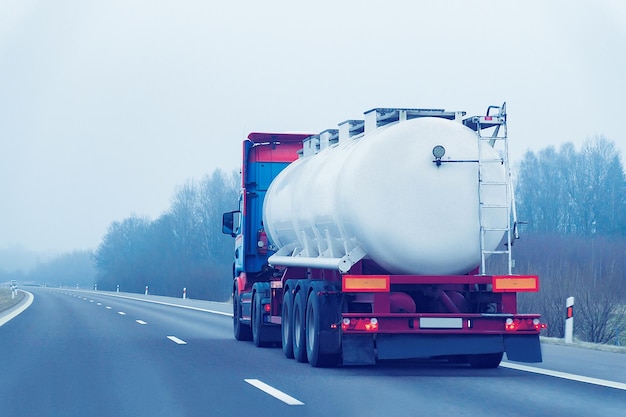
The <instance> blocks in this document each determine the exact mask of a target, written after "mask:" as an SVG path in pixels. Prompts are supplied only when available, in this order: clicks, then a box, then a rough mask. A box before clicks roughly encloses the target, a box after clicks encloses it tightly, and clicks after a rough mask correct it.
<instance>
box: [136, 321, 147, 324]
mask: <svg viewBox="0 0 626 417" xmlns="http://www.w3.org/2000/svg"><path fill="white" fill-rule="evenodd" d="M135 321H136V322H137V323H139V324H148V323H146V322H145V321H143V320H135Z"/></svg>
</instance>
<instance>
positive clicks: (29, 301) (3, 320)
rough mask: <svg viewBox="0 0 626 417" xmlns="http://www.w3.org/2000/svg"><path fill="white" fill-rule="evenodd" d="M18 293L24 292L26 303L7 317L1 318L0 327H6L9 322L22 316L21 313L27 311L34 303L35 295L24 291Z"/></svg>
mask: <svg viewBox="0 0 626 417" xmlns="http://www.w3.org/2000/svg"><path fill="white" fill-rule="evenodd" d="M18 291H22V292H23V293H24V294H25V297H26V301H25V302H23V303H22V304H21V305H20V306H19V307H18V308H16V309H15V310H13V311H12V312H10V313H8V314H7V315H6V316H2V317H0V326H2V325H4V324H5V323H7V322H8V321H9V320H11V319H14V318H15V317H17V315H18V314H20V313H21V312H23V311H24V310H26V309H27V308H28V307H30V305H31V304H32V303H33V300H34V299H35V296H34V295H33V294H31V293H29V292H28V291H24V290H18Z"/></svg>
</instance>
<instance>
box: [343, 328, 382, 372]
mask: <svg viewBox="0 0 626 417" xmlns="http://www.w3.org/2000/svg"><path fill="white" fill-rule="evenodd" d="M341 355H342V358H343V364H344V365H374V364H376V354H375V351H374V336H373V335H346V334H344V335H342V338H341Z"/></svg>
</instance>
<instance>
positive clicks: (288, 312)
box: [281, 289, 293, 359]
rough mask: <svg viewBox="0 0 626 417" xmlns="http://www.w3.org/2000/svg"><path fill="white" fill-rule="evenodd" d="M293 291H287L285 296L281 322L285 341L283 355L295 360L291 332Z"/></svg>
mask: <svg viewBox="0 0 626 417" xmlns="http://www.w3.org/2000/svg"><path fill="white" fill-rule="evenodd" d="M292 298H293V297H292V295H291V290H290V289H287V291H285V293H284V294H283V312H282V320H281V333H282V341H283V353H284V354H285V356H286V357H288V358H289V359H293V332H292V330H291V321H292V317H291V316H292V315H293V314H292V311H293V300H292Z"/></svg>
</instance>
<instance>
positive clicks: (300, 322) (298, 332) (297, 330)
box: [291, 291, 307, 362]
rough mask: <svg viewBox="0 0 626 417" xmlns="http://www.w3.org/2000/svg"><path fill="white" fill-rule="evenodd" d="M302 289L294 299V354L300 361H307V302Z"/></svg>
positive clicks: (292, 331) (292, 329)
mask: <svg viewBox="0 0 626 417" xmlns="http://www.w3.org/2000/svg"><path fill="white" fill-rule="evenodd" d="M302 297H303V295H302V291H298V292H297V293H296V297H295V299H294V301H293V320H292V321H291V322H292V326H291V335H292V337H293V356H294V357H295V358H296V360H297V361H298V362H306V361H307V357H306V329H305V325H306V322H305V316H304V314H305V304H304V300H303V299H302Z"/></svg>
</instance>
